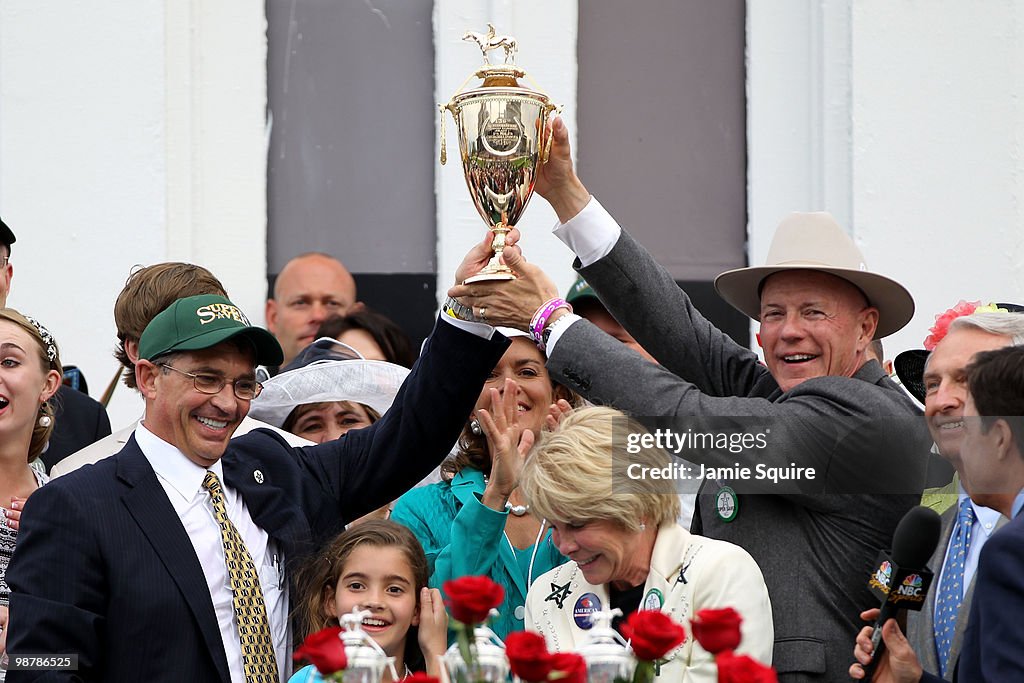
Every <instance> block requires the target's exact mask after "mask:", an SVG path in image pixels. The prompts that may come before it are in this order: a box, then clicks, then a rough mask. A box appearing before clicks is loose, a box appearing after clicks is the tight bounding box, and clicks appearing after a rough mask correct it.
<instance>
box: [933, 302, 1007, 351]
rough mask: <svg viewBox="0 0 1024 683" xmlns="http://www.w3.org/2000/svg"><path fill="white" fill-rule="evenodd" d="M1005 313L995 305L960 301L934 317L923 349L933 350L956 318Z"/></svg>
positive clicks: (1004, 310) (1003, 309)
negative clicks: (976, 314) (975, 314)
mask: <svg viewBox="0 0 1024 683" xmlns="http://www.w3.org/2000/svg"><path fill="white" fill-rule="evenodd" d="M997 312H998V313H1006V312H1007V310H1006V309H1005V308H999V307H998V306H997V305H996V304H993V303H990V304H985V305H984V306H982V305H981V302H980V301H964V300H963V299H961V300H960V303H958V304H957V305H956V306H954V307H953V308H951V309H949V310H948V311H946V312H945V313H940V314H939V315H937V316H935V325H934V326H933V327H932V328H931V329H930V330H928V331H929V332H931V334H929V335H928V336H927V337H925V339H924V348H925V349H926V350H928V351H933V350H935V347H936V346H937V345H938V343H939V342H940V341H942V340H943V339H945V337H946V335H947V334H948V333H949V326H950V325H951V324H952V322H953V321H954V320H956V319H957V318H961V317H963V316H965V315H973V314H974V313H997Z"/></svg>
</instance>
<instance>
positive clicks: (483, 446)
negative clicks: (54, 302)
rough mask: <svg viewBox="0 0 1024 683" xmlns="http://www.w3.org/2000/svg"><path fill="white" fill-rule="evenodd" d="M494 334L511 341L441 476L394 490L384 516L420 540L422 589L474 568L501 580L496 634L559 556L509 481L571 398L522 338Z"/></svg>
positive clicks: (518, 625)
mask: <svg viewBox="0 0 1024 683" xmlns="http://www.w3.org/2000/svg"><path fill="white" fill-rule="evenodd" d="M501 332H502V333H504V334H505V335H506V336H509V337H512V345H511V346H509V348H508V350H507V351H506V352H505V355H504V356H502V358H501V360H500V361H499V362H498V364H497V365H496V366H495V368H494V371H493V372H492V373H491V376H490V378H489V379H488V380H487V383H486V385H485V386H484V389H483V391H482V392H481V393H480V399H479V400H478V401H477V405H476V409H475V410H474V414H475V416H474V417H472V418H471V419H470V421H469V424H467V426H466V428H465V429H464V430H463V433H462V437H461V438H460V439H459V448H458V451H457V454H456V456H455V457H454V458H451V459H449V460H448V461H445V463H444V464H443V465H442V466H441V471H442V475H443V479H442V481H440V482H438V483H437V484H432V485H430V486H424V487H420V488H416V489H413V490H411V491H409V492H408V493H406V494H405V495H404V496H402V497H401V498H399V499H398V502H397V503H395V509H394V511H393V512H392V513H391V519H393V520H395V521H396V522H399V523H401V524H404V525H405V526H407V527H409V529H411V530H412V532H413V533H414V534H415V535H416V537H417V538H418V539H419V541H420V543H421V544H423V549H424V551H426V554H427V560H428V561H429V562H430V563H431V566H432V572H431V575H430V585H431V587H435V588H441V587H442V585H443V584H444V582H445V581H448V580H450V579H456V578H458V577H460V576H476V575H482V576H488V577H490V578H491V579H492V580H493V581H495V582H497V583H499V584H501V585H502V586H503V587H504V588H505V601H504V602H503V603H502V604H501V606H500V607H499V608H498V611H499V612H500V616H499V617H498V618H497V619H494V620H493V621H492V622H491V624H490V626H491V628H492V629H494V632H495V633H497V634H498V636H499V637H501V638H504V637H505V636H506V635H508V634H509V633H511V632H513V631H520V630H522V629H523V614H524V605H525V603H526V593H527V591H528V590H529V588H530V583H531V582H532V581H533V580H535V579H536V578H537V577H538V576H540V575H541V574H543V573H544V572H546V571H548V570H549V569H553V568H555V567H557V566H559V565H561V564H562V563H564V562H565V561H566V558H565V557H563V556H562V555H561V554H560V553H559V552H558V550H557V549H556V548H555V547H554V544H553V543H551V531H550V529H549V528H548V526H547V525H546V524H545V523H544V521H543V520H541V519H538V518H537V517H535V516H534V515H533V514H531V512H530V509H529V506H528V505H526V504H525V503H524V501H523V499H522V497H521V495H520V493H519V490H518V489H517V488H516V486H517V484H518V479H519V472H520V471H521V470H522V467H523V462H525V460H526V457H527V454H528V453H529V450H530V447H531V446H532V445H533V443H534V441H535V440H536V439H537V437H538V436H539V435H540V431H541V429H542V428H544V426H545V423H550V424H554V422H555V420H556V419H557V416H558V415H559V414H560V413H561V412H563V411H564V410H568V409H569V407H570V404H569V403H568V400H573V401H575V400H577V399H576V397H575V396H574V395H573V394H572V393H571V392H570V391H568V390H567V389H565V388H564V387H562V386H556V385H555V384H554V383H553V382H552V381H551V378H550V377H549V376H548V372H547V370H546V369H545V367H544V363H545V360H546V359H545V357H544V355H543V354H542V353H541V352H540V351H539V350H538V349H537V347H536V346H535V345H534V344H533V342H531V341H530V339H529V337H527V336H525V335H524V334H523V333H522V332H517V331H514V330H506V329H503V328H502V329H501ZM556 401H558V404H557V406H556V405H554V404H555V402H556ZM486 408H491V410H487V409H486Z"/></svg>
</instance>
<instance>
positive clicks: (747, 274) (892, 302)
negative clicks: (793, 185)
mask: <svg viewBox="0 0 1024 683" xmlns="http://www.w3.org/2000/svg"><path fill="white" fill-rule="evenodd" d="M787 270H814V271H818V272H821V273H829V274H830V275H835V276H836V277H839V278H842V279H844V280H846V281H847V282H849V283H850V284H852V285H854V286H855V287H857V288H858V289H859V290H860V291H861V292H863V293H864V296H865V297H867V300H868V303H869V304H870V305H871V306H874V307H875V308H877V309H878V327H877V328H876V329H875V338H876V339H879V338H881V337H886V336H888V335H890V334H893V333H894V332H897V331H899V330H900V329H902V328H903V326H904V325H906V324H907V323H908V322H910V319H911V318H913V317H914V298H913V297H912V296H910V292H908V291H907V288H906V287H904V286H903V285H901V284H900V283H899V282H897V281H896V280H893V279H892V278H888V277H885V276H884V275H879V274H877V273H872V272H869V271H868V268H867V264H865V262H864V255H863V254H861V253H860V249H858V248H857V246H856V245H855V244H854V243H853V240H851V239H850V237H849V235H847V234H846V232H844V231H843V229H842V228H841V227H840V226H839V223H837V222H836V219H835V218H833V217H832V214H829V213H826V212H824V211H819V212H814V213H791V214H790V215H789V216H787V217H786V218H785V219H784V220H783V221H782V223H780V224H779V227H778V229H777V230H776V231H775V236H774V237H772V243H771V246H770V247H769V248H768V259H767V263H766V264H765V265H763V266H750V267H747V268H736V269H734V270H728V271H726V272H724V273H722V274H721V275H719V276H718V277H717V278H715V290H716V291H717V292H718V295H719V296H721V297H722V298H723V299H725V301H726V302H728V303H729V304H730V305H732V306H733V307H735V308H737V309H739V310H740V311H742V312H743V313H744V314H746V315H748V316H750V317H751V318H753V319H754V320H758V321H760V320H761V286H762V285H763V284H764V281H765V278H767V277H768V276H769V275H772V274H774V273H780V272H783V271H787Z"/></svg>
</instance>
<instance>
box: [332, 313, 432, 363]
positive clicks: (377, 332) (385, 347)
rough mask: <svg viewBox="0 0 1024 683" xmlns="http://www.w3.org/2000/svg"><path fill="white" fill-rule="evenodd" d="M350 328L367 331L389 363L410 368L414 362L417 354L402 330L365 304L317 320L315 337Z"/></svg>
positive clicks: (337, 334)
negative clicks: (342, 314)
mask: <svg viewBox="0 0 1024 683" xmlns="http://www.w3.org/2000/svg"><path fill="white" fill-rule="evenodd" d="M349 330H364V331H365V332H367V333H369V335H370V336H371V337H373V340H374V341H375V342H377V346H379V347H380V350H381V352H382V353H383V354H384V359H385V360H387V361H389V362H391V363H395V364H396V365H401V366H402V367H406V368H411V367H412V364H413V363H415V362H416V356H417V354H416V352H415V351H413V346H412V340H410V339H409V335H407V334H406V333H405V330H403V329H402V328H401V327H399V326H398V324H397V323H395V322H394V321H393V320H392V319H391V318H389V317H387V316H386V315H382V314H380V313H377V312H376V311H371V310H370V309H368V308H361V309H359V310H356V311H350V312H349V313H347V314H346V315H344V316H340V315H332V316H331V317H330V318H328V319H327V320H325V321H323V322H322V323H321V324H320V329H319V330H317V332H316V338H317V339H319V338H320V337H332V338H334V339H337V338H339V337H340V336H341V335H342V334H343V333H345V332H348V331H349Z"/></svg>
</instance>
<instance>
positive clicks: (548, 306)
mask: <svg viewBox="0 0 1024 683" xmlns="http://www.w3.org/2000/svg"><path fill="white" fill-rule="evenodd" d="M559 308H567V309H569V312H570V313H572V305H571V304H570V303H568V302H567V301H566V300H565V299H560V298H554V299H549V300H548V301H545V302H544V303H543V304H541V306H540V308H538V309H537V312H536V313H534V314H533V319H532V320H530V336H531V337H533V341H535V342H536V343H537V346H539V347H541V348H544V327H545V326H546V325H547V323H548V319H549V318H551V314H552V313H554V312H555V311H557V310H558V309H559Z"/></svg>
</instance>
